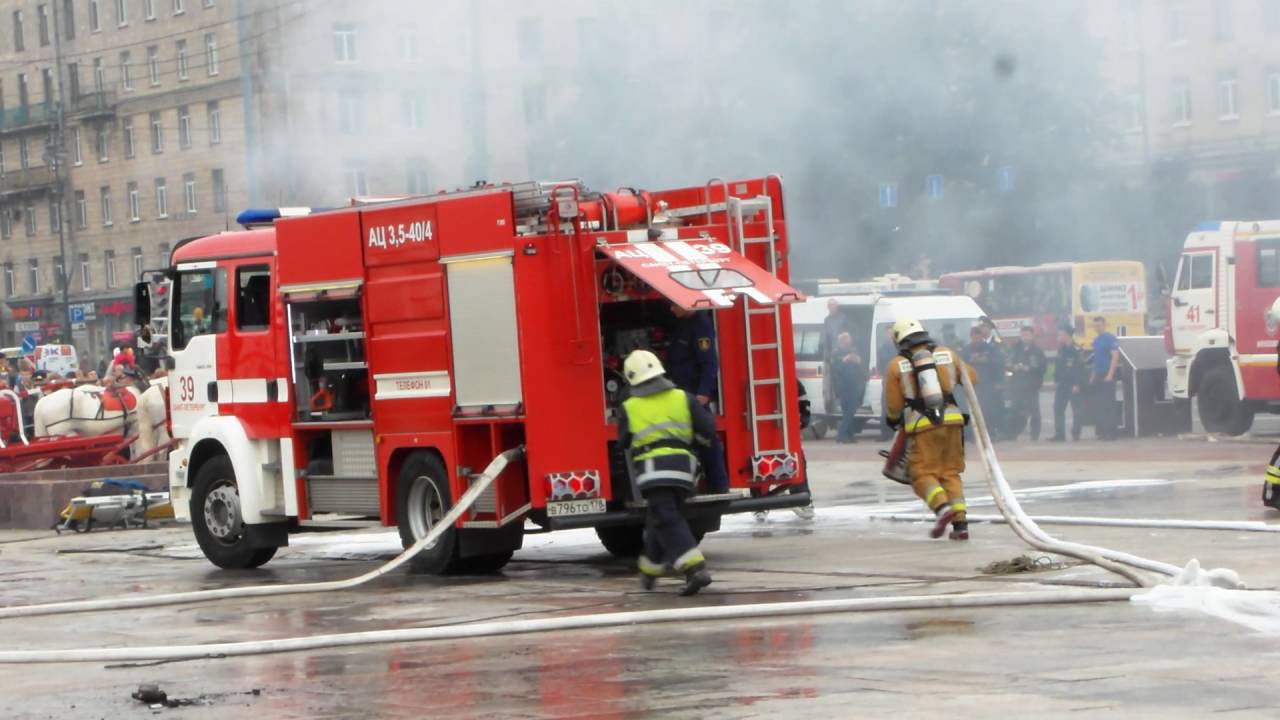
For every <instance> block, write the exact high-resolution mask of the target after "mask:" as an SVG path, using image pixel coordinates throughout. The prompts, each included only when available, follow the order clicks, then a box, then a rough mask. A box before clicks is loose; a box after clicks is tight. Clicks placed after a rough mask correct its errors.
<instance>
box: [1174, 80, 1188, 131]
mask: <svg viewBox="0 0 1280 720" xmlns="http://www.w3.org/2000/svg"><path fill="white" fill-rule="evenodd" d="M1190 124H1191V83H1189V82H1187V79H1186V78H1178V79H1176V80H1174V81H1173V126H1174V127H1186V126H1188V125H1190Z"/></svg>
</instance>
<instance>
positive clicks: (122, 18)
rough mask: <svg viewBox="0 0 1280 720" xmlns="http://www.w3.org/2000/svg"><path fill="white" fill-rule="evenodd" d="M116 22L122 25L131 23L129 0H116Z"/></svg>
mask: <svg viewBox="0 0 1280 720" xmlns="http://www.w3.org/2000/svg"><path fill="white" fill-rule="evenodd" d="M116 23H117V24H118V25H119V26H120V27H124V26H125V25H128V24H129V0H116Z"/></svg>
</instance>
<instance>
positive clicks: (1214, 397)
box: [1196, 364, 1253, 435]
mask: <svg viewBox="0 0 1280 720" xmlns="http://www.w3.org/2000/svg"><path fill="white" fill-rule="evenodd" d="M1196 400H1197V402H1198V404H1199V406H1200V423H1201V424H1202V425H1204V429H1205V430H1208V431H1209V432H1217V433H1225V434H1227V435H1243V434H1245V433H1246V432H1249V428H1250V427H1251V426H1252V425H1253V409H1252V408H1250V407H1249V406H1248V405H1246V404H1245V403H1244V402H1243V401H1242V400H1241V399H1240V393H1239V391H1238V390H1237V389H1236V378H1235V373H1233V372H1232V370H1231V366H1230V365H1226V364H1220V365H1217V366H1215V367H1213V368H1212V369H1210V370H1209V372H1207V373H1205V376H1204V380H1203V381H1202V382H1201V383H1200V391H1199V392H1198V393H1196Z"/></svg>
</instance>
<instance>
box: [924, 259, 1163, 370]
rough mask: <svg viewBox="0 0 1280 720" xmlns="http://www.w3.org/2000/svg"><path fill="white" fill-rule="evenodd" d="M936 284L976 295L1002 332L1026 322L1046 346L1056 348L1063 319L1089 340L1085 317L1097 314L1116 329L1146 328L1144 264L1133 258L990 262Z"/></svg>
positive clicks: (1129, 332)
mask: <svg viewBox="0 0 1280 720" xmlns="http://www.w3.org/2000/svg"><path fill="white" fill-rule="evenodd" d="M938 284H939V285H940V286H941V287H944V288H948V289H950V290H952V291H954V292H957V293H963V294H965V295H968V296H969V297H972V298H973V299H974V300H977V301H978V304H979V305H981V306H982V309H983V310H985V311H986V312H987V315H988V316H989V317H990V318H991V319H992V321H993V322H995V324H996V328H997V330H998V331H999V332H1000V334H1001V335H1003V336H1011V335H1017V334H1018V331H1019V329H1020V328H1022V327H1023V326H1027V325H1029V326H1031V327H1032V328H1034V329H1035V332H1036V342H1037V343H1038V344H1039V345H1040V347H1041V348H1043V349H1044V350H1045V351H1047V352H1053V351H1054V350H1055V348H1056V346H1057V343H1056V341H1055V339H1054V336H1055V334H1056V332H1057V329H1058V328H1059V327H1061V326H1063V325H1066V324H1070V325H1072V327H1074V328H1075V329H1076V330H1077V332H1080V333H1082V334H1083V340H1082V341H1083V342H1086V343H1088V342H1092V341H1093V329H1092V327H1091V325H1090V323H1089V322H1088V319H1089V318H1092V317H1096V316H1098V315H1101V316H1102V317H1104V318H1106V320H1107V327H1108V328H1109V329H1110V330H1111V332H1112V333H1114V334H1116V335H1141V334H1143V333H1144V332H1145V331H1146V321H1147V283H1146V270H1145V268H1144V267H1143V265H1142V263H1140V262H1137V261H1129V260H1106V261H1096V262H1076V263H1073V262H1058V263H1046V264H1043V265H1034V266H1030V267H1019V266H1010V267H992V268H986V269H984V270H969V271H965V272H955V273H947V274H945V275H943V276H942V277H940V278H938Z"/></svg>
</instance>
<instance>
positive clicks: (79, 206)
mask: <svg viewBox="0 0 1280 720" xmlns="http://www.w3.org/2000/svg"><path fill="white" fill-rule="evenodd" d="M76 227H78V228H80V229H81V230H84V229H85V228H87V227H89V203H87V202H85V199H84V191H83V190H77V191H76Z"/></svg>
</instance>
